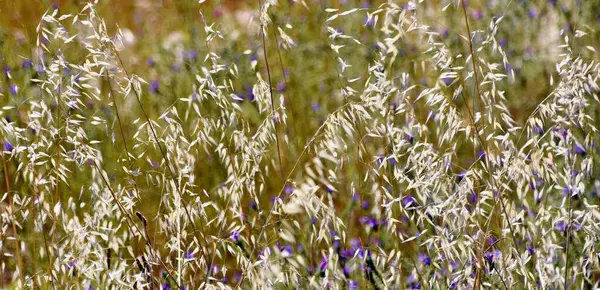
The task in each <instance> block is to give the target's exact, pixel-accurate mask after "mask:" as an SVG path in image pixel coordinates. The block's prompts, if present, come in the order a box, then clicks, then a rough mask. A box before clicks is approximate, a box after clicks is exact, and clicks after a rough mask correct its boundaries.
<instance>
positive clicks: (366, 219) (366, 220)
mask: <svg viewBox="0 0 600 290" xmlns="http://www.w3.org/2000/svg"><path fill="white" fill-rule="evenodd" d="M359 221H360V223H361V224H363V225H366V226H368V227H371V228H374V227H376V226H377V220H375V219H374V218H373V217H370V216H363V217H360V219H359Z"/></svg>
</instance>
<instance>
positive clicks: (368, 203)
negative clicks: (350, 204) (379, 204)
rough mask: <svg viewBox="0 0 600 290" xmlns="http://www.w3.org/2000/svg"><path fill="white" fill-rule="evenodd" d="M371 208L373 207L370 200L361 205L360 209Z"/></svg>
mask: <svg viewBox="0 0 600 290" xmlns="http://www.w3.org/2000/svg"><path fill="white" fill-rule="evenodd" d="M369 206H371V203H370V202H369V201H368V200H365V201H363V202H362V204H361V205H360V207H361V208H362V209H368V208H369Z"/></svg>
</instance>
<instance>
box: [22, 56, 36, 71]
mask: <svg viewBox="0 0 600 290" xmlns="http://www.w3.org/2000/svg"><path fill="white" fill-rule="evenodd" d="M32 67H33V62H31V59H28V58H27V59H25V60H23V62H21V68H24V69H28V68H32Z"/></svg>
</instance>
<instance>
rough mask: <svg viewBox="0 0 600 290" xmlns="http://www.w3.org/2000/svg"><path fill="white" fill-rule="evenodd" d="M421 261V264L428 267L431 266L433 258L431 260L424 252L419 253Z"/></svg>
mask: <svg viewBox="0 0 600 290" xmlns="http://www.w3.org/2000/svg"><path fill="white" fill-rule="evenodd" d="M419 261H421V263H423V265H426V266H430V265H431V258H429V256H427V255H425V253H423V252H420V253H419Z"/></svg>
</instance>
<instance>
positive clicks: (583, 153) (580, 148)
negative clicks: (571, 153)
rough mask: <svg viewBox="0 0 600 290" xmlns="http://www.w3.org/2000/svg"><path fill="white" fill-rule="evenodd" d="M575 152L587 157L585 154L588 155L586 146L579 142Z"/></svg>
mask: <svg viewBox="0 0 600 290" xmlns="http://www.w3.org/2000/svg"><path fill="white" fill-rule="evenodd" d="M575 153H577V154H579V155H581V156H583V157H585V155H587V152H586V151H585V148H584V147H583V146H581V145H579V144H576V145H575Z"/></svg>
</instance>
